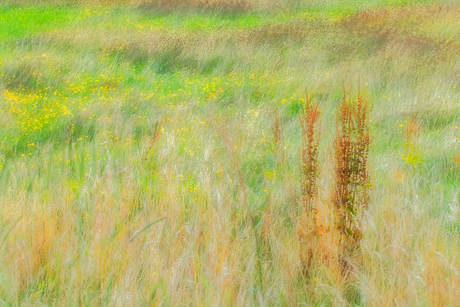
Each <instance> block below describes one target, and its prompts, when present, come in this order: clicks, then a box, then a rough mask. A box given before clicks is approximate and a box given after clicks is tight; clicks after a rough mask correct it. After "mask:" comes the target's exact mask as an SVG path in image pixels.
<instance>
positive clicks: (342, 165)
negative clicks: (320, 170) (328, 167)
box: [332, 81, 370, 249]
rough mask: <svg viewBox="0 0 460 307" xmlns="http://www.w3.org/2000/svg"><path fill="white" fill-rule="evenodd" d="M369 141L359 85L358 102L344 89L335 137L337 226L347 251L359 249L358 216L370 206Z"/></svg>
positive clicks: (367, 122) (367, 109) (334, 194)
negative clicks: (349, 96)
mask: <svg viewBox="0 0 460 307" xmlns="http://www.w3.org/2000/svg"><path fill="white" fill-rule="evenodd" d="M369 141H370V138H369V104H368V101H367V100H364V99H363V97H362V94H361V90H360V85H359V81H358V97H357V99H356V100H348V99H347V97H346V95H345V86H344V87H343V99H342V102H341V104H340V106H339V108H338V110H337V126H336V134H335V137H334V163H335V165H334V188H335V191H334V193H333V199H332V201H333V205H334V211H335V221H334V224H335V228H336V230H337V231H338V233H339V235H340V237H341V240H340V241H341V242H342V243H341V244H342V246H343V247H344V248H346V249H349V248H352V249H356V248H359V244H360V243H359V242H360V239H361V236H362V233H361V223H360V220H359V215H360V214H361V213H362V212H363V210H365V209H366V208H367V206H368V203H369V197H368V189H369V186H370V185H369V177H368V168H367V160H368V155H369Z"/></svg>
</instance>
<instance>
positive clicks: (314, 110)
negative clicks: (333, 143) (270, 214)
mask: <svg viewBox="0 0 460 307" xmlns="http://www.w3.org/2000/svg"><path fill="white" fill-rule="evenodd" d="M305 94H306V102H305V104H304V105H303V106H302V110H301V112H300V113H299V121H300V126H301V127H302V145H301V148H300V163H299V164H300V178H301V179H300V184H301V193H302V204H303V206H304V208H305V211H306V212H307V214H309V215H310V216H311V214H312V213H314V212H313V200H314V197H315V194H316V191H317V185H316V178H317V175H318V160H317V153H318V141H319V127H317V125H316V123H317V121H318V117H319V112H318V104H313V103H312V102H310V100H309V99H308V93H307V89H306V88H305Z"/></svg>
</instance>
